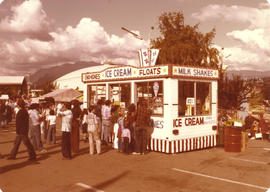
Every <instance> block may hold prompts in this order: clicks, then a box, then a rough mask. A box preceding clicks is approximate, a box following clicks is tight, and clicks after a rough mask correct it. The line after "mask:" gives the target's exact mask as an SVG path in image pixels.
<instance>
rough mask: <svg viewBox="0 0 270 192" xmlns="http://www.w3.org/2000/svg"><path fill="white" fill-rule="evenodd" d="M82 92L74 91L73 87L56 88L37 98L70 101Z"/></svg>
mask: <svg viewBox="0 0 270 192" xmlns="http://www.w3.org/2000/svg"><path fill="white" fill-rule="evenodd" d="M82 95H83V93H81V92H79V91H76V90H74V89H58V90H55V91H52V92H50V93H47V94H45V95H42V96H40V97H39V100H45V99H46V98H53V99H54V100H55V102H71V101H72V100H75V99H77V98H79V97H81V96H82Z"/></svg>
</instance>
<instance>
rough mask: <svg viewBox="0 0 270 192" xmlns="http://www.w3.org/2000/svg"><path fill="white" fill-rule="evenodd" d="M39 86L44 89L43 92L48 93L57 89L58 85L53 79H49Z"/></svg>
mask: <svg viewBox="0 0 270 192" xmlns="http://www.w3.org/2000/svg"><path fill="white" fill-rule="evenodd" d="M38 88H39V89H41V90H43V94H46V93H49V92H52V91H53V90H55V89H56V88H57V86H56V84H55V83H54V82H53V81H49V82H45V83H43V84H40V85H38Z"/></svg>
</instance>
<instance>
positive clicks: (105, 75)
mask: <svg viewBox="0 0 270 192" xmlns="http://www.w3.org/2000/svg"><path fill="white" fill-rule="evenodd" d="M167 75H169V69H168V66H160V67H144V68H136V67H116V68H108V69H106V70H104V71H101V72H93V73H83V74H82V82H84V83H86V82H95V81H105V80H124V79H133V78H146V77H152V76H153V77H157V76H167Z"/></svg>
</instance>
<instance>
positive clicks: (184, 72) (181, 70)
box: [172, 66, 218, 79]
mask: <svg viewBox="0 0 270 192" xmlns="http://www.w3.org/2000/svg"><path fill="white" fill-rule="evenodd" d="M172 73H173V75H176V76H184V77H200V78H215V79H217V78H218V70H214V69H206V68H192V67H181V66H173V70H172Z"/></svg>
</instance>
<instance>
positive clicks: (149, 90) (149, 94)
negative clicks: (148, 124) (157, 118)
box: [136, 81, 164, 115]
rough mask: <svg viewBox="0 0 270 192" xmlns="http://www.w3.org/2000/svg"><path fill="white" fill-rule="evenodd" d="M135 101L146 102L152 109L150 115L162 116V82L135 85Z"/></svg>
mask: <svg viewBox="0 0 270 192" xmlns="http://www.w3.org/2000/svg"><path fill="white" fill-rule="evenodd" d="M136 87H137V99H138V101H140V100H147V102H148V104H149V106H150V107H151V109H152V115H163V111H164V109H163V99H164V98H163V96H164V94H163V81H149V82H139V83H136Z"/></svg>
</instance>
